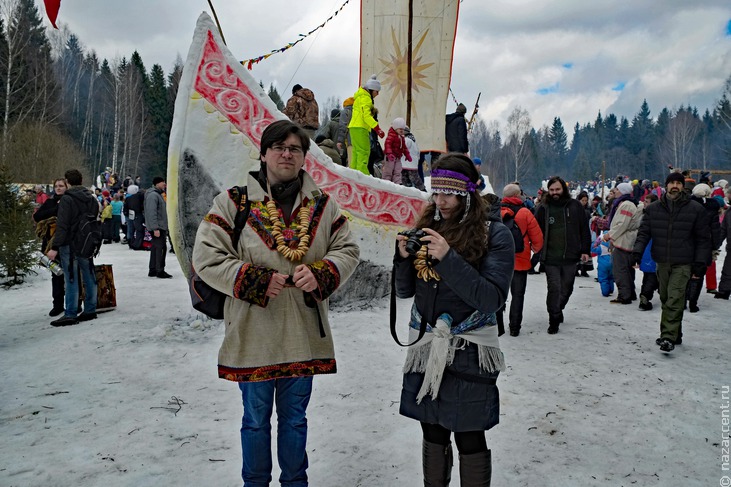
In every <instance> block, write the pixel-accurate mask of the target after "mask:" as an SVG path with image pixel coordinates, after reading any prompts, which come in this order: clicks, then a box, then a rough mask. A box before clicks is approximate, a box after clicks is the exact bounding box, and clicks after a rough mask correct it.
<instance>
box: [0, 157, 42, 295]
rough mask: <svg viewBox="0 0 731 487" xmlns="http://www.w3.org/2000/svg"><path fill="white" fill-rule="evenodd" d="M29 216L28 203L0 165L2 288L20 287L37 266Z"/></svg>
mask: <svg viewBox="0 0 731 487" xmlns="http://www.w3.org/2000/svg"><path fill="white" fill-rule="evenodd" d="M32 215H33V207H32V205H31V202H30V201H28V200H27V198H26V196H25V195H23V194H18V188H17V186H16V185H14V184H13V183H12V177H11V173H10V171H9V170H8V168H7V166H4V165H3V166H0V273H1V274H0V275H2V277H4V278H7V281H5V282H4V283H3V285H4V286H8V287H9V286H13V285H16V284H21V283H22V282H23V280H24V279H25V276H27V275H28V274H29V273H31V272H33V267H34V266H35V265H36V263H37V262H36V259H35V257H34V255H33V253H34V252H35V251H37V250H38V249H37V246H38V245H37V244H38V242H37V241H36V239H35V233H34V231H33V223H32V222H33V220H32Z"/></svg>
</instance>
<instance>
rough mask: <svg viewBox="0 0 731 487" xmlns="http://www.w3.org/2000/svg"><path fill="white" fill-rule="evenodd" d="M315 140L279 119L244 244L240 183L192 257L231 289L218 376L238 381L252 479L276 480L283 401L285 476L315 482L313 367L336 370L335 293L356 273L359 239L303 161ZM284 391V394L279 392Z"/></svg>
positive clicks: (200, 269)
mask: <svg viewBox="0 0 731 487" xmlns="http://www.w3.org/2000/svg"><path fill="white" fill-rule="evenodd" d="M309 147H310V139H309V136H308V134H307V133H306V132H305V131H304V130H303V129H302V128H301V127H300V126H299V125H297V124H295V123H292V122H290V121H288V120H280V121H277V122H274V123H272V124H271V125H269V126H268V127H267V128H266V129H265V130H264V133H263V134H262V138H261V156H260V158H261V167H260V170H259V171H258V172H251V173H249V175H248V181H247V191H246V194H245V196H244V198H243V199H242V203H241V207H242V208H243V206H244V204H245V201H246V198H248V200H249V202H250V205H251V207H250V212H249V216H248V220H247V223H246V226H245V227H244V228H243V230H242V232H241V237H240V239H239V242H238V245H237V248H235V249H234V248H233V243H232V239H231V235H232V233H233V227H234V219H235V216H236V212H237V208H236V205H235V203H234V201H235V200H237V199H238V198H237V194H236V192H237V190H236V188H232V189H230V190H228V191H224V192H222V193H221V194H219V195H218V196H217V197H216V198H215V199H214V202H213V207H212V208H211V210H210V211H209V212H208V214H207V215H206V216H205V218H204V220H203V222H202V223H201V225H200V227H199V228H198V233H197V235H196V241H195V246H194V250H193V259H192V260H193V267H194V268H195V270H196V272H197V273H198V275H199V276H200V277H201V278H202V279H203V280H204V281H205V282H206V283H207V284H209V285H210V286H211V287H213V288H215V289H217V290H219V291H221V292H223V293H224V294H226V295H227V296H229V298H228V299H227V300H226V304H225V307H224V322H225V325H226V332H225V337H224V340H223V345H222V346H221V349H220V351H219V354H218V374H219V377H221V378H222V379H226V380H231V381H235V382H238V383H239V388H240V389H241V392H242V398H243V406H244V416H243V422H242V427H241V446H242V450H243V468H242V477H243V480H244V485H245V486H248V485H269V482H270V481H271V469H272V458H271V426H270V418H271V414H272V409H273V407H274V404H275V403H276V408H277V419H278V428H277V446H278V448H277V449H278V452H279V455H278V456H279V458H278V460H279V466H280V468H281V471H282V473H281V476H280V477H279V481H280V483H281V484H282V485H291V486H306V485H307V473H306V470H307V465H308V463H307V454H306V452H305V447H306V440H307V419H306V417H305V416H306V414H305V413H306V409H307V404H308V402H309V399H310V394H311V392H312V377H313V376H314V375H316V374H332V373H335V372H336V362H335V354H334V349H333V341H332V335H331V332H330V324H329V322H328V298H329V297H330V295H332V293H333V292H334V291H335V290H336V289H338V287H339V286H341V285H342V284H343V283H344V282H345V281H346V280H347V279H348V277H350V275H351V274H352V272H353V271H354V270H355V267H356V266H357V265H358V261H359V249H358V246H357V245H356V243H355V241H354V239H353V237H352V235H351V233H350V230H349V226H348V220H347V218H346V217H345V216H344V215H343V214H342V213H341V212H340V208H339V207H338V205H337V203H336V202H335V201H334V200H333V199H332V198H330V196H329V195H327V194H326V193H323V192H322V191H321V190H320V189H319V188H318V187H317V185H316V184H315V182H314V181H313V180H312V178H311V177H310V176H309V175H308V174H307V173H306V172H305V171H304V170H303V169H302V167H303V165H304V161H305V155H306V154H307V151H308V150H309ZM275 399H276V400H275Z"/></svg>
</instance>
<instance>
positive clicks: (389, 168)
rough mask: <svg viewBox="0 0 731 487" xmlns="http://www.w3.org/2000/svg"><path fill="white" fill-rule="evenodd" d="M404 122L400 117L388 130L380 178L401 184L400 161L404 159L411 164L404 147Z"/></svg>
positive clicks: (406, 149)
mask: <svg viewBox="0 0 731 487" xmlns="http://www.w3.org/2000/svg"><path fill="white" fill-rule="evenodd" d="M405 133H406V120H404V119H403V118H401V117H397V118H394V119H393V122H391V128H390V129H388V136H387V137H386V143H385V145H384V150H383V152H384V155H385V160H384V161H383V173H382V176H381V177H382V178H383V179H385V180H386V181H392V182H394V183H396V184H401V159H402V158H406V160H407V161H409V162H411V153H410V152H409V150H408V148H407V147H406V139H405V138H404V134H405Z"/></svg>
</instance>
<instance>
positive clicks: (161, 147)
mask: <svg viewBox="0 0 731 487" xmlns="http://www.w3.org/2000/svg"><path fill="white" fill-rule="evenodd" d="M168 106H169V105H168V91H167V86H165V73H164V72H163V70H162V66H160V65H159V64H155V65H154V66H152V69H151V70H150V87H149V92H148V96H147V113H148V118H149V120H150V135H151V137H150V145H151V147H150V149H151V150H150V164H149V166H148V171H147V174H146V175H147V176H150V178H152V177H155V176H157V175H164V174H167V155H168V144H169V142H170V126H171V123H172V117H171V116H170V111H169V108H168Z"/></svg>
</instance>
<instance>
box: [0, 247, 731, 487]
mask: <svg viewBox="0 0 731 487" xmlns="http://www.w3.org/2000/svg"><path fill="white" fill-rule="evenodd" d="M148 255H149V254H147V253H145V252H132V251H130V250H128V249H127V248H126V246H122V245H105V246H104V247H103V249H102V256H101V258H100V259H98V263H110V264H113V266H114V273H115V279H116V285H117V302H118V308H117V309H116V310H115V311H112V312H109V313H105V314H100V316H99V318H98V319H97V320H94V321H90V322H86V323H82V324H79V325H76V326H71V327H66V328H60V329H57V328H53V327H51V326H49V322H50V320H51V319H50V318H48V316H47V312H48V310H49V309H50V307H51V298H50V294H51V289H50V287H51V286H50V278H49V275H48V273H47V272H46V271H44V270H39V275H37V276H34V277H32V278H31V279H30V280H29V281H28V282H27V283H26V284H24V285H23V286H21V287H19V288H17V289H11V290H0V313H1V316H3V319H2V321H0V374H2V379H0V438H2V440H0V485H2V486H71V485H73V486H105V487H115V486H135V487H137V486H153V485H154V486H166V485H170V486H172V485H190V486H204V485H205V486H208V485H215V486H224V485H229V486H234V485H240V484H241V482H240V477H239V469H240V445H239V432H238V428H239V425H240V416H241V405H240V396H239V391H238V388H237V387H236V385H235V384H233V383H229V382H225V381H222V380H219V379H218V378H217V376H216V354H217V350H218V346H219V344H220V341H221V339H222V333H223V329H222V325H221V324H220V322H216V321H201V320H200V319H199V317H198V316H197V314H196V313H195V312H194V311H193V310H192V309H191V308H190V306H189V300H188V293H187V289H186V282H185V280H184V279H183V278H182V273H181V272H180V270H179V269H178V268H177V263H176V261H175V258H174V256H169V260H168V271H169V272H170V273H171V274H173V275H174V276H175V277H174V279H170V280H161V279H154V278H148V277H147V259H148ZM721 258H723V254H722V257H721ZM592 275H595V272H592ZM640 278H641V274H639V273H638V281H639V279H640ZM711 297H712V296H711V295H710V294H705V293H704V294H703V295H702V297H701V302H700V307H701V312H700V313H697V314H686V315H685V322H684V333H685V335H684V338H683V345H681V346H679V347H677V348H676V350H675V351H674V352H672V353H671V354H669V355H666V354H662V353H660V352H659V351H658V349H657V346H656V345H655V343H654V340H655V338H656V337H657V336H658V333H659V315H660V310H659V302H658V301H659V300H658V298H657V297H655V299H654V304H655V309H654V310H652V311H649V312H641V311H639V310H638V309H637V307H636V305H631V306H629V305H628V306H622V305H611V304H609V302H608V300H609V299H608V298H602V297H601V294H600V292H599V289H598V284H597V283H595V282H594V280H593V279H586V278H583V279H582V278H577V288H576V289H575V292H574V295H573V296H572V298H571V301H570V302H569V305H568V307H567V310H566V312H565V315H566V322H565V323H564V324H563V325H562V326H561V331H560V333H559V334H558V335H555V336H551V335H548V334H547V333H546V327H547V315H546V312H545V304H544V301H545V277H544V276H543V275H536V276H529V281H528V298H527V302H526V309H525V322H524V324H523V331H522V333H521V335H520V336H519V337H517V338H513V337H508V336H507V335H506V336H504V337H502V339H501V345H502V347H503V350H504V352H505V355H506V361H507V363H508V370H507V371H506V372H505V373H504V374H502V375H501V377H500V379H499V381H498V385H499V387H500V392H501V423H500V424H499V425H498V426H497V427H496V428H494V429H493V430H491V431H489V432H488V434H487V438H488V445H489V446H490V447H491V448H492V449H493V462H494V465H493V469H494V473H493V485H494V486H510V487H512V486H530V487H534V486H556V487H566V486H600V485H602V486H604V485H606V486H619V485H625V486H630V485H634V486H655V485H657V486H696V485H697V486H701V485H719V479H720V478H721V477H722V476H723V475H724V474H729V472H722V462H721V455H722V446H721V442H722V435H723V431H722V428H723V425H722V412H723V407H724V404H725V405H726V408H727V409H726V411H727V412H728V387H729V386H730V385H731V374H729V372H728V371H729V360H728V346H729V341H730V339H729V327H730V326H731V324H730V323H729V322H730V321H731V320H729V310H731V303H729V302H728V301H722V300H714V299H711ZM409 306H410V302H408V301H400V302H399V310H398V312H399V316H400V317H401V318H406V317H407V316H408V309H409ZM331 322H332V323H333V333H334V335H335V344H336V349H337V355H336V356H337V359H338V369H339V370H338V374H336V375H333V376H323V377H318V378H316V379H315V390H314V392H313V397H312V402H311V403H310V408H309V414H308V417H309V425H310V436H309V443H308V451H309V458H310V468H309V476H310V483H311V485H313V486H317V487H353V486H369V487H371V486H376V487H380V486H389V487H390V486H418V485H421V473H420V472H421V464H420V463H421V458H420V455H421V453H420V442H421V440H420V429H419V426H418V424H417V423H416V422H414V421H412V420H409V419H406V418H403V417H401V416H400V415H399V414H398V400H399V395H400V374H401V365H402V361H403V359H404V357H405V351H404V350H403V349H401V348H400V347H398V346H397V345H396V344H395V343H393V341H392V339H391V337H390V334H389V331H388V308H387V300H386V299H384V300H382V301H378V302H375V303H361V304H358V305H351V306H350V307H349V308H347V309H339V310H336V311H334V312H333V318H332V320H331ZM401 331H402V336H403V334H405V333H404V332H405V330H403V327H402V330H401ZM723 387H725V388H726V399H724V398H723V392H722V388H723ZM726 429H728V428H726ZM726 436H727V437H728V433H726ZM275 464H276V461H275ZM273 475H274V479H275V480H274V482H273V485H278V483H277V482H276V478H277V475H278V472H276V467H275V472H274V474H273ZM458 477H459V475H458V470H457V465H455V470H454V473H453V482H452V484H453V485H459V481H458ZM721 485H724V484H721Z"/></svg>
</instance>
